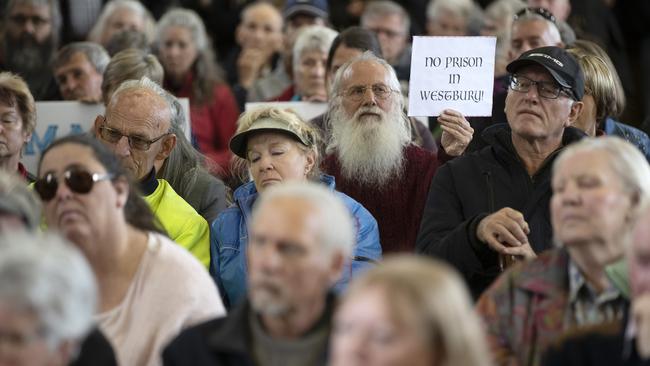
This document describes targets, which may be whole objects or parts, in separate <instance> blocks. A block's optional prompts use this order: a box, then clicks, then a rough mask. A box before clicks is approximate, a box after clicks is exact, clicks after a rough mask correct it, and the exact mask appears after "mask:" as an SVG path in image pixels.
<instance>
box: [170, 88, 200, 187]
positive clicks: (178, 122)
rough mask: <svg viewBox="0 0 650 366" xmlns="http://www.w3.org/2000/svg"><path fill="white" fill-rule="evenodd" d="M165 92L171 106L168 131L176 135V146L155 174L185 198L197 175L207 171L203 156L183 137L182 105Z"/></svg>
mask: <svg viewBox="0 0 650 366" xmlns="http://www.w3.org/2000/svg"><path fill="white" fill-rule="evenodd" d="M167 94H168V97H169V100H170V101H171V106H172V108H171V110H172V117H171V127H170V132H171V133H173V134H174V135H176V146H175V147H174V149H173V150H172V151H171V153H170V154H169V157H167V160H165V163H164V164H163V166H162V168H161V170H160V171H159V172H158V174H157V175H158V178H162V179H165V180H166V181H167V182H169V184H170V185H171V186H172V188H174V190H175V191H176V192H177V193H178V194H179V195H180V196H181V197H183V198H185V197H188V196H190V195H191V194H192V191H193V189H194V184H195V183H196V181H197V179H198V177H199V176H201V174H204V173H205V174H209V173H208V170H207V169H206V167H205V163H206V159H205V156H204V155H203V154H201V153H200V152H199V151H198V150H196V149H195V148H194V146H192V143H190V141H189V140H188V139H187V137H185V121H186V119H185V111H184V110H183V106H182V105H181V103H180V102H179V101H178V99H177V98H176V97H175V96H173V95H171V94H169V93H167Z"/></svg>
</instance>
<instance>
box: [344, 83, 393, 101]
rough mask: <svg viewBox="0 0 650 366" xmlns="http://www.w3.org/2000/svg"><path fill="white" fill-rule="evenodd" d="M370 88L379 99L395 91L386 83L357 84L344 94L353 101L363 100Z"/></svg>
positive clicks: (385, 97)
mask: <svg viewBox="0 0 650 366" xmlns="http://www.w3.org/2000/svg"><path fill="white" fill-rule="evenodd" d="M368 89H370V90H372V94H374V95H375V98H377V99H379V100H386V99H387V98H388V97H389V96H390V94H391V93H392V92H394V91H395V90H393V89H391V88H390V87H389V86H388V85H385V84H374V85H356V86H352V87H350V88H348V90H346V91H345V92H343V93H342V95H343V96H345V97H347V98H350V99H351V100H352V101H355V102H360V101H362V100H363V97H364V96H365V95H366V91H367V90H368Z"/></svg>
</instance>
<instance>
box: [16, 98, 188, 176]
mask: <svg viewBox="0 0 650 366" xmlns="http://www.w3.org/2000/svg"><path fill="white" fill-rule="evenodd" d="M179 101H180V103H181V105H182V106H183V109H184V110H185V116H186V119H187V120H186V126H185V135H186V136H187V138H188V139H190V141H191V131H190V127H189V126H190V123H189V117H190V114H189V108H190V104H189V100H188V99H187V98H180V99H179ZM100 114H101V115H103V114H104V105H103V104H85V103H80V102H36V118H37V121H36V129H35V130H34V133H32V138H31V139H30V140H29V141H28V142H27V144H25V148H24V150H23V157H22V159H21V160H20V161H21V162H22V163H23V164H24V165H25V167H26V168H27V170H28V171H29V172H31V173H33V174H36V170H37V164H38V159H39V158H40V156H41V152H42V151H43V150H45V148H47V147H48V146H49V145H50V144H51V143H52V141H54V140H56V139H57V138H59V137H63V136H67V135H71V134H79V133H84V132H88V131H90V130H91V128H92V126H93V124H94V123H95V118H96V117H97V116H98V115H100Z"/></svg>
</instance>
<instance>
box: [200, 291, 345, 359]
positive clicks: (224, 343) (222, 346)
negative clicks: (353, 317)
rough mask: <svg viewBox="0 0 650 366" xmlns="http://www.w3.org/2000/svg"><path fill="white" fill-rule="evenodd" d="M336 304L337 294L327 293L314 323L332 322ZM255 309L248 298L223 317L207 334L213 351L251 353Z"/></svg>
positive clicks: (317, 324)
mask: <svg viewBox="0 0 650 366" xmlns="http://www.w3.org/2000/svg"><path fill="white" fill-rule="evenodd" d="M335 305H336V295H334V294H333V293H331V292H330V293H328V294H327V299H326V300H325V309H324V311H323V314H322V315H321V317H320V318H319V319H318V320H317V322H316V323H315V324H314V327H317V326H319V325H320V324H321V323H322V322H324V321H325V322H331V321H332V318H333V314H334V308H335ZM251 311H253V309H252V307H251V304H250V301H249V300H248V298H246V299H245V300H244V301H242V302H241V303H240V304H239V305H237V306H236V307H235V308H234V309H233V310H232V311H231V312H230V314H228V315H227V316H226V318H224V319H223V322H222V323H220V325H219V326H218V327H216V328H215V329H214V331H213V332H212V333H211V334H209V335H208V336H207V340H206V341H207V344H208V347H209V348H210V350H212V351H225V352H229V353H239V354H250V353H251V350H252V336H251V330H250V329H251V324H250V320H249V316H248V314H249V313H250V312H251Z"/></svg>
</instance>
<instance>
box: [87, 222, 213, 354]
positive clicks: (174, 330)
mask: <svg viewBox="0 0 650 366" xmlns="http://www.w3.org/2000/svg"><path fill="white" fill-rule="evenodd" d="M225 314H226V309H225V308H224V306H223V302H222V301H221V297H220V296H219V292H218V290H217V286H216V285H215V283H214V281H213V280H212V278H211V277H210V275H209V274H208V272H207V271H206V270H205V267H204V266H202V265H201V263H199V261H198V260H197V259H196V258H194V257H193V256H192V255H191V254H190V253H189V252H187V251H186V250H185V249H183V248H182V247H180V246H178V245H177V244H175V243H174V242H173V241H171V240H170V239H168V238H166V237H164V236H162V235H160V234H156V233H149V235H148V242H147V250H146V251H145V252H144V255H143V256H142V260H141V262H140V265H139V267H138V270H137V272H136V274H135V276H134V278H133V281H132V282H131V285H130V286H129V289H128V291H127V293H126V296H125V297H124V300H123V301H122V303H121V304H120V305H118V306H117V307H115V308H113V309H111V310H109V311H106V312H104V313H101V314H98V315H97V316H96V318H95V320H96V322H97V324H98V325H99V328H100V329H101V331H102V332H103V333H104V335H106V337H107V338H108V340H109V341H110V343H111V344H112V346H113V349H114V351H115V354H116V356H117V360H118V363H119V364H120V365H122V366H131V365H138V366H140V365H142V366H144V365H160V364H161V363H162V359H161V353H162V351H163V349H164V347H165V346H167V344H168V343H169V342H170V341H171V340H172V339H173V338H174V337H176V336H177V335H178V334H179V333H180V332H181V330H183V329H185V328H187V327H189V326H192V325H195V324H197V323H200V322H202V321H205V320H208V319H213V318H216V317H220V316H224V315H225Z"/></svg>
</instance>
